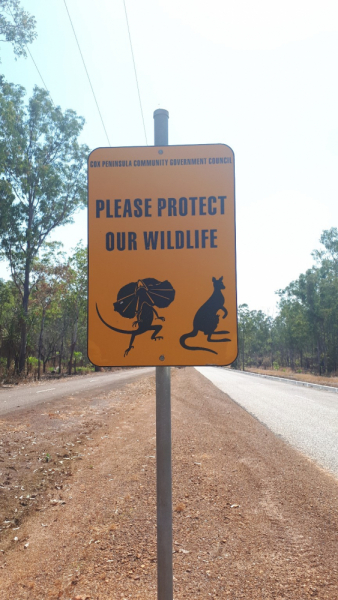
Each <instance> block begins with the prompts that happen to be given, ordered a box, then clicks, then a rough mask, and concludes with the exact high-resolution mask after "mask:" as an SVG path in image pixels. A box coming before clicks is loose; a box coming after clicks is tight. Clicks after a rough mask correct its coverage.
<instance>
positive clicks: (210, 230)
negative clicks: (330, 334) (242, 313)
mask: <svg viewBox="0 0 338 600" xmlns="http://www.w3.org/2000/svg"><path fill="white" fill-rule="evenodd" d="M168 118H169V113H168V111H166V110H163V109H158V110H155V112H154V125H155V127H154V129H155V136H154V138H155V139H154V146H143V147H120V148H96V149H95V150H93V152H91V154H90V156H89V157H88V259H89V262H88V264H89V268H88V282H89V283H88V357H89V359H90V360H91V362H92V363H93V364H94V365H98V366H107V367H108V366H125V367H131V366H135V367H136V366H137V367H141V366H156V456H157V559H158V600H172V599H173V566H172V478H171V411H170V366H188V365H193V366H195V365H210V364H213V365H229V364H231V363H232V362H233V361H234V360H235V358H236V356H237V302H236V253H235V171H234V153H233V151H232V149H231V148H230V147H229V146H226V145H225V144H202V145H185V146H169V145H168Z"/></svg>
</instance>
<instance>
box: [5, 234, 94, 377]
mask: <svg viewBox="0 0 338 600" xmlns="http://www.w3.org/2000/svg"><path fill="white" fill-rule="evenodd" d="M52 249H53V252H52V253H51V252H50V253H49V254H45V255H44V258H43V260H42V261H38V260H36V261H35V262H34V264H33V268H32V277H31V285H32V289H31V294H30V299H29V304H28V312H27V315H25V314H24V311H23V308H22V293H21V291H20V286H17V285H16V284H15V281H14V280H13V279H10V280H9V281H6V282H5V281H2V280H1V279H0V380H4V379H5V380H6V379H8V378H13V376H16V375H18V374H19V372H20V368H19V358H20V353H21V330H22V319H25V321H26V328H27V346H26V354H25V359H26V360H25V369H24V370H23V371H21V375H22V376H26V375H31V376H33V377H36V378H40V376H41V375H42V373H69V374H70V373H73V372H76V371H77V372H81V371H82V370H85V369H86V368H87V367H88V365H89V364H90V363H89V361H88V359H87V356H86V352H87V250H86V249H85V248H83V247H81V246H80V245H79V246H77V247H76V248H75V250H74V253H73V256H72V257H71V258H70V259H69V260H67V261H65V260H62V259H63V257H62V254H57V253H56V252H55V245H53V247H52Z"/></svg>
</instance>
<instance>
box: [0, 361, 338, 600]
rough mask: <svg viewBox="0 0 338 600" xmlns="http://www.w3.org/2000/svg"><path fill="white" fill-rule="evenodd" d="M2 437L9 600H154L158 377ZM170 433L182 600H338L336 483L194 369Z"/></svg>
mask: <svg viewBox="0 0 338 600" xmlns="http://www.w3.org/2000/svg"><path fill="white" fill-rule="evenodd" d="M0 427H1V439H2V445H1V446H0V448H1V451H0V461H1V462H0V466H1V469H0V471H1V472H2V475H1V485H2V487H1V488H0V492H1V496H0V498H1V499H0V512H1V521H0V523H2V525H1V528H2V532H1V534H2V541H1V545H0V550H1V553H0V554H1V557H2V558H1V564H0V600H8V599H9V598H10V599H12V598H13V599H15V600H23V599H32V600H33V599H34V600H54V599H58V598H61V599H63V600H66V599H67V600H68V599H77V600H85V599H87V600H89V599H90V600H94V599H95V600H121V599H127V598H128V599H129V598H132V599H133V600H137V599H139V600H141V599H142V600H155V599H156V490H155V458H154V457H155V384H154V377H145V378H144V380H142V381H141V382H138V383H132V384H129V385H127V386H126V387H125V388H124V389H123V390H117V391H112V392H111V393H110V394H101V395H98V394H97V392H96V395H95V394H94V395H93V397H92V398H90V399H88V398H87V399H86V400H81V399H79V398H71V399H70V398H69V399H66V400H65V401H63V402H60V401H59V402H55V403H54V405H49V407H48V411H47V410H46V409H44V408H43V407H41V406H40V407H37V408H36V409H34V410H31V411H25V412H20V413H15V414H13V415H9V416H7V417H4V418H3V419H2V421H1V424H0ZM172 428H173V508H174V519H173V530H174V555H173V560H174V577H175V579H174V598H175V600H181V599H183V598H191V599H194V600H195V599H198V598H200V599H201V600H202V599H203V600H206V599H207V598H212V599H214V600H215V599H218V598H222V599H223V598H224V599H228V598H229V599H231V600H237V599H242V598H243V599H245V600H261V599H268V600H272V599H274V600H281V599H287V600H305V599H308V598H318V599H320V600H336V599H337V598H338V569H337V560H336V556H337V550H338V511H337V498H338V482H337V480H336V479H335V478H334V477H332V476H331V475H330V474H328V473H326V472H324V471H323V470H321V469H319V468H318V467H317V466H315V465H314V464H313V463H312V462H311V461H310V460H308V459H307V458H305V457H304V456H302V455H301V454H300V453H299V452H297V451H295V450H293V449H292V448H291V447H290V446H289V445H287V444H286V443H284V442H283V441H282V440H281V439H279V438H276V437H275V436H274V435H273V434H272V433H271V432H270V431H269V430H268V429H266V428H265V427H264V426H263V425H261V424H260V423H259V422H258V421H256V420H255V419H254V418H253V417H252V416H250V415H249V414H248V413H246V412H245V411H244V410H242V409H241V408H240V407H238V406H237V405H236V404H235V403H233V402H232V401H231V400H230V399H229V398H228V397H227V396H226V395H225V394H223V393H222V392H221V391H220V390H218V389H217V388H215V387H214V386H213V385H212V384H211V383H210V382H209V381H207V380H206V379H205V378H203V376H202V375H200V374H199V373H197V372H196V371H195V370H194V369H172ZM46 460H48V462H46ZM22 488H24V489H22ZM4 521H8V522H7V523H4ZM15 538H17V540H15Z"/></svg>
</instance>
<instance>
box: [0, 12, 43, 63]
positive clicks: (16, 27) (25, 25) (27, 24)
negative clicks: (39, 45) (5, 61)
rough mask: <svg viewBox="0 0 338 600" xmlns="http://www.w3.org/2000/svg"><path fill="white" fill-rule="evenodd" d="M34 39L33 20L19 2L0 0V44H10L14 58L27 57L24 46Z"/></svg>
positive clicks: (34, 23) (34, 26) (34, 25)
mask: <svg viewBox="0 0 338 600" xmlns="http://www.w3.org/2000/svg"><path fill="white" fill-rule="evenodd" d="M35 38H36V21H35V18H34V17H33V16H32V15H30V14H29V13H28V12H27V11H26V10H24V9H23V8H22V6H21V4H20V2H19V0H0V42H7V43H10V44H12V47H13V51H14V54H15V55H16V56H27V50H26V46H27V44H30V43H32V42H33V40H34V39H35Z"/></svg>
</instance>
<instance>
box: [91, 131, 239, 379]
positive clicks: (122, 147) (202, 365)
mask: <svg viewBox="0 0 338 600" xmlns="http://www.w3.org/2000/svg"><path fill="white" fill-rule="evenodd" d="M168 146H169V147H170V148H187V147H194V148H195V147H196V146H199V147H202V146H203V147H205V146H207V147H210V146H226V147H227V148H230V150H231V152H232V154H233V157H234V226H235V281H236V289H235V294H236V326H237V353H236V358H234V360H233V361H232V362H230V363H225V364H223V365H215V364H213V363H209V364H205V363H203V364H201V365H199V364H196V365H168V364H166V363H164V364H159V365H129V364H128V365H123V364H119V365H96V364H95V363H93V362H92V361H91V360H90V359H89V356H88V350H89V348H88V342H89V337H88V329H89V160H90V157H91V155H92V154H93V152H96V150H105V149H107V150H111V149H112V148H113V149H114V150H115V149H116V150H119V149H121V150H122V149H131V148H142V149H143V148H147V149H149V148H168ZM168 146H163V145H160V146H155V145H154V146H98V147H97V148H94V150H92V151H91V152H90V154H89V155H88V160H87V358H88V359H89V362H91V364H92V365H94V367H107V368H110V367H127V368H136V367H138V368H142V367H227V366H229V365H232V364H233V363H234V362H235V360H236V359H237V358H238V353H239V347H238V300H237V252H236V249H237V235H236V233H237V228H236V177H235V153H234V151H233V149H232V148H231V146H228V144H223V143H222V142H220V143H214V144H179V145H174V144H173V145H171V144H168Z"/></svg>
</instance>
